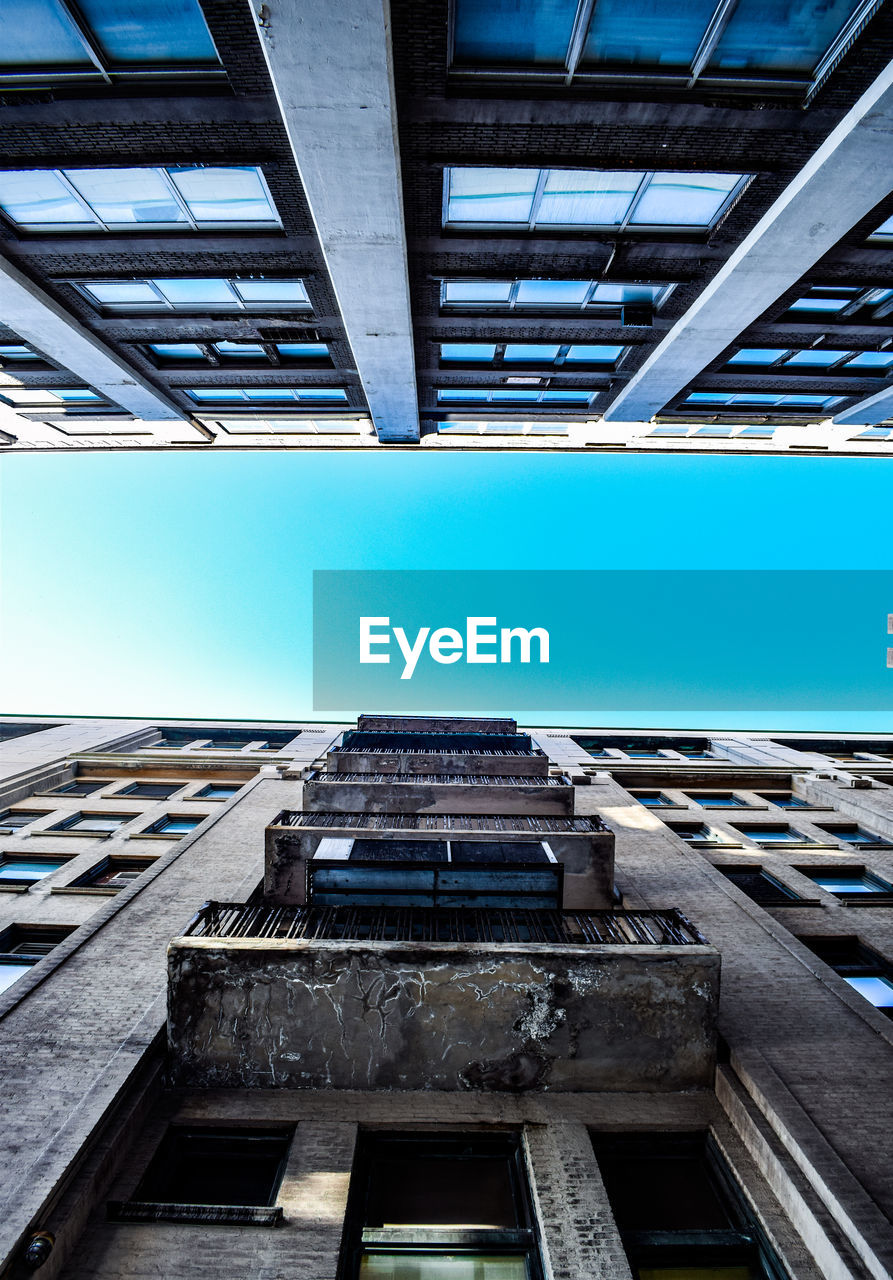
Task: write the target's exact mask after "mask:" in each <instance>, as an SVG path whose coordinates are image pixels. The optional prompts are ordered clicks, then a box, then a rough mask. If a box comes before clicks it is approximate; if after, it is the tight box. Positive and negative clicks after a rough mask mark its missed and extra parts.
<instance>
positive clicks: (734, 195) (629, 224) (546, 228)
mask: <svg viewBox="0 0 893 1280" xmlns="http://www.w3.org/2000/svg"><path fill="white" fill-rule="evenodd" d="M493 170H496V171H505V172H510V171H511V172H515V173H518V174H519V175H520V174H524V175H527V181H528V185H529V183H530V179H531V178H532V176H533V175H534V174H536V175H538V176H537V178H536V182H535V185H534V186H533V188H532V195H531V205H530V212H529V216H528V218H527V220H526V221H521V220H516V221H497V220H493V221H487V220H485V221H475V220H465V219H457V220H451V219H450V216H449V209H450V202H451V199H453V198H454V197H451V195H450V190H451V185H452V179H453V174H454V173H461V172H475V171H476V172H481V173H486V172H488V171H493ZM615 172H616V173H621V172H628V173H629V174H630V176H635V177H637V181H636V182H635V183H632V184H631V185H630V191H631V192H632V194H631V196H630V198H629V201H628V204H627V206H626V210H625V212H624V213H623V214H622V215H621V217H620V218H619V219H618V220H617V221H613V222H570V223H557V222H539V221H538V214H539V212H540V210H541V208H542V201H543V197H544V195H545V194H547V193H546V186H547V184H548V181H549V178H550V175H552V174H561V175H564V174H587V173H605V174H612V173H615ZM671 174H679V176H680V177H682V178H691V179H695V178H698V177H702V178H706V177H719V176H722V177H728V178H735V179H736V181H735V182H734V183H733V185H732V187H731V188H730V190H729V191H728V192H727V194H726V195H725V197H724V199H723V200H722V201H721V203H720V204H719V205H718V207H717V209H716V211H715V212H714V213H713V215H712V216H711V218H710V221H709V222H672V223H668V222H636V221H634V219H635V216H636V212H637V210H638V208H639V206H640V205H641V204H642V202H643V201H644V200H645V199H646V197H647V196H648V194H649V192H650V189H651V186H652V183H654V182H659V181H660V179H661V178H662V177H665V176H669V175H671ZM753 176H754V175H753V174H752V173H739V172H737V171H730V172H724V171H722V170H719V169H715V170H710V171H708V170H697V171H695V170H693V171H692V172H691V173H683V172H682V171H681V170H676V169H667V170H661V169H647V170H645V169H642V170H638V169H637V170H628V171H621V170H612V169H583V168H579V169H561V168H541V169H534V168H529V167H526V166H521V165H517V166H494V165H445V166H444V170H443V204H442V211H441V212H442V226H443V229H444V231H460V232H462V231H473V232H487V231H500V232H514V233H515V234H538V235H552V234H565V233H567V232H575V233H583V232H591V231H610V232H611V233H612V234H615V235H617V234H623V233H629V234H653V233H655V232H666V233H672V234H676V235H685V234H689V235H691V234H693V233H698V234H701V233H704V232H708V231H712V230H713V229H714V228H715V227H717V226H718V225H719V223H720V222H721V221H722V219H723V218H724V217H725V215H726V214H727V213H728V211H729V209H730V208H731V207H732V205H733V204H734V203H735V202H736V201H737V199H738V197H739V196H740V195H741V194H742V192H743V191H744V190H745V188H746V187H747V186H748V184H749V183H750V182H751V180H752V179H753ZM494 198H498V196H496V197H494Z"/></svg>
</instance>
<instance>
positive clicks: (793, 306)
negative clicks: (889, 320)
mask: <svg viewBox="0 0 893 1280" xmlns="http://www.w3.org/2000/svg"><path fill="white" fill-rule="evenodd" d="M810 301H812V302H813V303H814V304H815V305H814V306H810V305H809V304H810ZM835 301H836V302H837V303H838V304H839V305H837V306H831V305H822V304H823V303H824V304H830V303H832V302H835ZM865 307H871V308H872V311H871V316H870V319H871V320H883V319H885V318H886V317H887V316H889V315H891V314H893V285H876V284H871V285H838V284H814V285H810V287H809V288H808V289H806V290H804V292H803V293H801V294H800V296H799V297H797V298H795V299H794V300H793V301H792V302H791V303H790V304H789V305H788V308H787V313H786V315H785V316H784V317H782V318H781V319H782V322H784V323H790V321H788V319H787V316H788V315H793V316H796V322H797V323H798V324H801V325H802V324H803V323H809V322H808V321H806V322H804V320H803V316H804V315H805V316H809V315H815V316H820V317H821V320H820V321H814V322H813V323H821V324H835V323H844V324H845V323H847V322H848V321H849V320H850V317H851V316H853V315H855V314H856V313H857V312H859V311H861V310H863V308H865ZM866 319H868V317H865V316H862V317H860V319H859V323H860V324H863V323H864V322H865V320H866Z"/></svg>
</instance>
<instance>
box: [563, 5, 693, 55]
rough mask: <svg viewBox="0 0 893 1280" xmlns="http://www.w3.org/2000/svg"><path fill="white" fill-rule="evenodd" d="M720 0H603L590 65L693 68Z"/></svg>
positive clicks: (589, 44) (588, 50)
mask: <svg viewBox="0 0 893 1280" xmlns="http://www.w3.org/2000/svg"><path fill="white" fill-rule="evenodd" d="M715 7H716V6H715V0H681V2H680V3H678V4H673V5H672V6H668V5H667V4H666V3H665V0H637V2H636V3H633V4H631V3H630V2H629V0H598V3H597V4H596V6H595V10H594V12H593V15H592V22H591V23H590V26H589V36H588V38H587V40H586V45H585V48H584V50H583V59H582V61H583V65H584V66H587V65H589V66H611V65H619V66H624V65H627V64H629V63H633V64H634V65H635V66H636V67H660V68H661V69H665V70H673V69H683V68H687V67H688V66H689V65H690V63H691V61H692V59H693V58H694V56H695V53H696V52H697V49H698V45H699V44H700V43H701V37H702V36H703V34H704V31H705V29H706V27H707V24H708V23H709V21H710V18H711V16H712V14H713V10H714V8H715Z"/></svg>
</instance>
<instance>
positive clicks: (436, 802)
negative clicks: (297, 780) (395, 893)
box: [304, 774, 574, 816]
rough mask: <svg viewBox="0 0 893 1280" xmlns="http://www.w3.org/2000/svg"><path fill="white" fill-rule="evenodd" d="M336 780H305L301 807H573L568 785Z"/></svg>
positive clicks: (562, 810)
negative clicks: (302, 805)
mask: <svg viewBox="0 0 893 1280" xmlns="http://www.w3.org/2000/svg"><path fill="white" fill-rule="evenodd" d="M415 776H416V775H413V777H409V778H401V777H398V776H395V777H394V780H393V781H388V782H338V780H337V779H338V775H337V774H327V775H326V776H325V777H316V778H308V780H307V781H306V782H305V783H304V808H305V809H310V810H313V811H314V812H319V811H321V810H329V811H333V810H334V811H336V812H341V813H358V812H359V811H360V810H362V811H363V813H535V814H544V815H549V816H554V815H556V814H562V815H568V814H572V813H573V811H574V789H573V787H572V786H571V785H570V784H569V783H568V784H565V785H562V786H546V784H545V782H543V783H540V782H538V781H537V780H531V781H530V782H529V783H522V784H520V785H508V786H507V785H504V784H500V783H498V782H497V781H496V780H495V779H494V782H493V783H492V784H488V783H485V782H472V781H471V780H469V781H468V782H466V783H461V782H429V781H427V780H426V781H424V782H421V781H418V782H417V781H414V777H415Z"/></svg>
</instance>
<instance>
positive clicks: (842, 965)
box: [800, 935, 893, 1018]
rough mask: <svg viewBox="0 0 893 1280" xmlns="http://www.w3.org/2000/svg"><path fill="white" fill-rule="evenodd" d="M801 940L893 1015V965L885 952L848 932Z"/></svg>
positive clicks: (875, 1004) (859, 990) (887, 1013)
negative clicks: (874, 948) (873, 947)
mask: <svg viewBox="0 0 893 1280" xmlns="http://www.w3.org/2000/svg"><path fill="white" fill-rule="evenodd" d="M800 941H801V942H802V943H803V944H804V945H805V946H807V947H808V948H809V949H810V951H812V952H814V953H815V954H816V955H817V956H818V957H819V959H820V960H823V961H824V962H825V964H827V965H829V966H830V967H831V968H832V969H833V970H834V972H835V973H838V974H840V976H841V977H842V978H843V980H844V982H846V983H848V984H849V986H851V987H852V988H853V990H854V991H856V992H858V994H859V995H860V996H864V998H865V999H866V1000H868V1001H869V1003H870V1004H873V1005H874V1006H875V1008H876V1009H879V1010H880V1011H881V1013H884V1014H886V1016H887V1017H888V1018H893V967H891V966H890V965H889V964H888V963H887V961H886V960H885V959H884V957H883V956H881V955H879V954H878V953H877V952H876V951H873V950H872V948H871V947H866V946H865V944H864V943H862V942H860V941H859V939H858V938H855V937H852V936H847V935H843V936H837V937H830V938H818V937H815V936H812V937H805V938H804V937H801V938H800Z"/></svg>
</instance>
